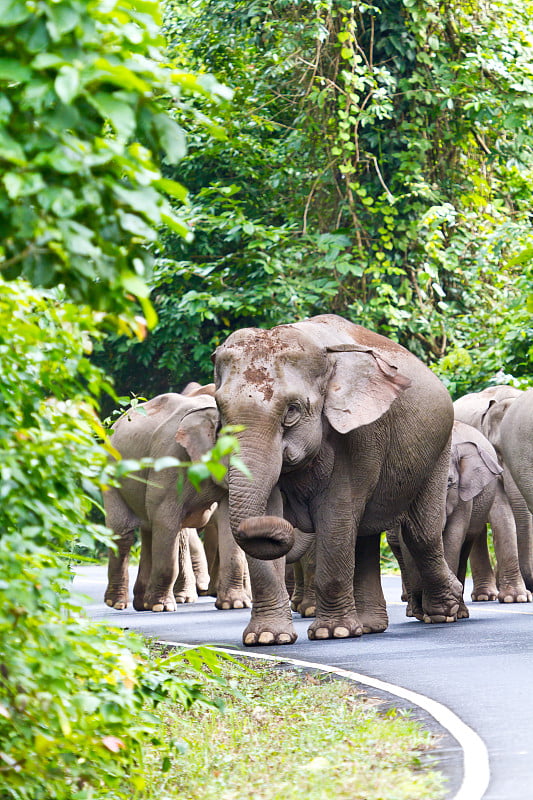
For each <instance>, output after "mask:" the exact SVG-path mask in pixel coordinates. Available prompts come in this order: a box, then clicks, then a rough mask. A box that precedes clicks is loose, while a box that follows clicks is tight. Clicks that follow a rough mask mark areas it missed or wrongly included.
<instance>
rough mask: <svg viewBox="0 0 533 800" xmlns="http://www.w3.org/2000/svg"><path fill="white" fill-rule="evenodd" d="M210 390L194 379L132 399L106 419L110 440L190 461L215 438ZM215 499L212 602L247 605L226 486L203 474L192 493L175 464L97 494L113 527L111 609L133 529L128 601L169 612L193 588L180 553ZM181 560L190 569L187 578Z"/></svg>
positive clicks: (121, 596)
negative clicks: (134, 563)
mask: <svg viewBox="0 0 533 800" xmlns="http://www.w3.org/2000/svg"><path fill="white" fill-rule="evenodd" d="M213 390H214V386H212V385H210V386H206V387H203V386H200V385H199V384H194V385H190V386H188V387H186V389H185V390H184V393H183V394H177V393H174V392H169V393H167V394H162V395H158V396H157V397H154V398H153V399H152V400H149V401H148V402H147V403H143V404H141V405H139V406H137V407H136V408H135V409H132V410H131V411H128V412H127V413H126V414H123V415H122V417H120V419H119V420H117V422H116V423H115V425H114V426H113V429H114V430H113V435H112V437H111V443H112V445H113V446H114V447H115V449H116V450H117V451H118V452H119V453H120V454H121V456H122V458H125V459H133V460H137V461H138V460H141V459H142V458H153V459H156V460H157V459H163V458H168V457H171V458H175V459H178V460H179V461H182V462H189V461H198V460H199V459H200V457H201V456H202V455H203V454H204V453H206V452H207V451H208V450H210V449H211V448H212V447H213V446H214V444H215V441H216V428H217V426H218V412H217V408H216V403H215V400H214V397H213ZM180 473H181V474H180ZM217 502H218V503H219V508H218V509H217V519H218V521H219V525H218V529H217V532H218V543H219V546H220V550H221V563H220V572H221V574H222V575H223V577H224V584H223V585H220V586H219V592H218V596H217V605H218V607H219V608H233V607H235V608H237V607H239V608H242V607H243V606H248V605H249V604H250V603H249V599H248V592H247V590H246V588H245V586H244V567H245V565H244V564H243V559H242V553H240V551H239V548H238V547H237V546H236V544H235V541H234V539H233V537H232V536H231V533H230V529H229V520H228V514H227V492H226V489H225V488H224V487H222V486H219V485H217V484H215V483H214V482H212V481H211V480H207V481H204V482H203V483H202V486H201V489H200V491H199V492H198V491H196V489H195V488H194V487H193V486H192V484H191V483H190V482H189V481H188V480H187V479H186V475H185V474H184V470H178V468H176V467H169V468H167V469H162V470H160V471H159V472H156V471H155V470H154V469H152V468H150V469H144V470H141V471H140V472H135V473H132V474H129V475H127V476H125V477H124V478H123V479H122V480H121V481H120V484H119V485H118V486H114V487H111V488H110V489H109V490H107V491H106V492H105V493H104V509H105V513H106V524H107V525H108V526H109V527H110V528H111V529H112V530H113V533H114V538H115V542H116V545H117V551H116V552H110V554H109V563H108V586H107V589H106V592H105V602H106V603H107V604H108V605H109V606H112V607H114V608H117V609H122V608H125V607H126V605H127V603H128V556H129V551H130V548H131V544H132V541H133V536H134V531H135V529H136V528H140V532H141V558H140V563H139V571H138V575H137V580H136V582H135V586H134V588H133V606H134V608H135V609H136V610H137V611H144V610H151V611H174V610H175V609H176V602H187V600H190V599H192V598H193V596H195V595H196V587H195V586H194V575H193V573H192V565H191V563H190V558H188V554H189V550H190V536H191V533H190V530H189V529H190V528H202V527H204V526H205V525H206V524H207V522H208V521H209V518H210V516H211V514H212V512H213V510H214V509H215V508H216V503H217ZM224 509H226V511H225V510H224ZM188 567H191V569H190V574H191V575H192V579H191V580H189V581H187V577H188V576H187V574H186V569H187V568H188ZM224 589H227V590H228V593H227V596H226V594H225V593H224Z"/></svg>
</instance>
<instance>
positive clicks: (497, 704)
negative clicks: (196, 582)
mask: <svg viewBox="0 0 533 800" xmlns="http://www.w3.org/2000/svg"><path fill="white" fill-rule="evenodd" d="M105 583H106V578H105V569H104V568H103V567H79V568H77V570H76V577H75V580H74V591H75V592H77V593H81V594H83V595H85V599H84V604H85V605H86V609H87V612H88V613H89V615H90V616H91V617H93V618H94V619H100V620H105V621H106V622H110V623H112V624H113V625H116V626H117V627H122V628H130V629H132V630H136V631H139V632H141V633H143V634H144V635H146V636H148V637H155V638H157V639H161V640H164V641H169V642H185V643H190V644H217V645H223V646H230V647H238V648H241V649H243V650H246V652H247V653H250V652H251V653H253V654H256V653H262V654H269V655H276V656H281V657H282V658H284V659H285V658H291V659H297V660H299V661H305V662H312V663H313V664H322V665H328V666H331V667H334V668H338V669H340V670H348V671H351V672H356V673H361V674H362V675H364V676H369V678H370V679H378V680H379V681H385V682H387V683H390V684H394V685H395V686H398V687H403V688H404V689H408V690H411V691H413V692H416V693H418V694H420V695H422V696H423V697H425V698H429V699H430V701H431V700H433V701H437V702H438V703H440V704H442V706H444V707H445V708H448V709H450V710H451V711H452V712H454V714H455V715H457V717H459V719H460V720H462V721H463V722H464V723H466V725H467V726H469V727H470V728H471V729H473V731H475V732H477V734H479V736H480V737H481V739H482V740H483V742H484V743H485V745H486V748H487V750H488V755H489V765H490V780H489V785H488V788H487V790H486V792H485V793H484V794H483V795H482V796H483V800H514V798H518V797H519V798H524V800H527V798H533V725H532V721H533V690H532V687H533V604H530V603H528V604H516V605H515V604H512V605H502V604H499V603H468V607H469V611H470V619H468V620H461V621H459V622H457V623H455V624H448V625H445V624H442V625H424V624H422V623H420V622H417V621H415V620H412V619H408V618H406V617H405V604H404V603H402V602H400V600H399V597H400V579H399V578H398V577H396V576H384V578H383V588H384V592H385V597H386V599H387V608H388V613H389V627H388V629H387V630H386V631H385V633H382V634H377V635H366V636H363V637H360V638H358V639H342V640H328V641H322V642H311V641H309V640H308V639H307V633H306V631H307V627H308V624H309V620H304V619H301V618H300V617H299V616H298V615H297V614H295V615H294V623H295V627H296V630H297V632H298V640H297V642H296V643H295V644H294V645H292V646H278V647H259V648H243V646H242V643H241V636H242V631H243V629H244V627H245V625H246V623H247V621H248V619H249V614H250V612H249V610H248V609H244V610H233V611H218V610H216V609H215V607H214V603H213V601H212V599H211V598H201V599H200V600H199V602H198V603H195V604H191V605H186V606H181V607H180V608H178V611H176V612H175V613H160V614H154V613H151V612H146V613H139V612H136V611H133V610H132V609H131V608H128V609H126V610H125V611H115V610H113V609H110V608H108V607H107V606H105V605H104V603H103V595H104V589H105ZM467 588H468V587H467ZM377 686H379V684H377ZM368 691H369V693H371V694H372V695H374V696H382V697H383V698H385V700H386V701H388V702H390V703H391V705H394V706H396V707H410V708H413V709H414V712H415V715H416V716H417V717H419V718H420V719H422V720H423V721H425V722H426V724H428V726H429V727H432V728H434V729H435V730H436V731H437V732H439V733H442V730H441V729H440V726H439V725H437V724H436V723H435V722H434V720H433V719H432V718H430V717H427V715H426V714H425V712H424V711H423V710H422V711H420V709H419V708H418V707H417V706H416V705H414V704H413V703H412V702H411V700H410V699H409V698H408V699H407V700H405V699H404V700H401V699H400V700H399V699H398V698H397V697H395V696H392V695H388V693H387V692H383V691H381V690H379V689H378V688H376V689H369V690H368ZM438 757H439V766H440V768H441V769H442V770H443V771H444V772H445V774H446V775H447V777H448V779H449V785H448V788H449V794H448V797H449V798H450V800H452V798H457V800H459V795H458V794H457V792H458V791H461V800H473V797H474V795H473V794H471V793H470V792H468V793H467V794H470V796H466V795H464V793H463V791H462V790H461V786H462V784H461V781H462V779H463V775H462V771H463V764H462V760H461V758H462V752H461V749H460V747H459V745H458V743H457V741H456V740H455V739H454V738H452V737H451V736H450V735H447V734H444V735H443V737H442V740H441V747H440V749H439V752H438ZM463 788H464V787H463ZM478 797H481V795H478ZM476 800H477V798H476Z"/></svg>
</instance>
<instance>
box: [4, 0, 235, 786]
mask: <svg viewBox="0 0 533 800" xmlns="http://www.w3.org/2000/svg"><path fill="white" fill-rule="evenodd" d="M160 21H161V20H160V17H159V11H158V5H157V3H155V2H150V1H149V0H148V1H147V0H131V2H129V1H128V0H117V1H116V2H113V0H111V2H99V0H90V2H81V1H80V0H58V2H54V3H47V2H44V1H43V0H36V1H35V2H33V0H32V1H30V0H10V2H8V3H7V4H6V3H4V4H3V7H2V13H1V15H0V90H1V91H0V187H1V191H0V229H1V231H2V240H1V242H0V270H1V273H0V499H1V504H0V539H1V548H0V554H1V555H0V653H1V655H0V775H1V780H0V783H1V789H0V796H1V797H2V800H4V798H5V799H6V800H7V798H14V799H15V800H23V799H25V798H26V799H27V800H39V798H43V800H48V798H50V797H53V798H57V800H63V799H64V800H73V799H74V798H78V799H79V800H86V799H87V800H88V798H95V799H96V798H106V800H107V799H108V798H131V797H132V796H139V795H140V794H141V793H142V792H143V790H144V763H143V759H144V752H145V748H146V743H147V742H148V741H151V742H152V743H153V744H154V745H157V746H158V747H159V749H160V753H161V759H162V760H163V761H164V759H168V758H169V753H170V752H171V750H172V748H173V746H174V744H173V742H172V740H168V737H166V736H165V737H161V736H160V733H159V723H158V720H157V718H156V717H154V714H153V711H154V709H155V708H156V707H157V706H158V705H159V704H160V703H161V702H163V701H166V700H168V699H170V700H172V701H173V702H177V703H178V704H180V705H181V706H183V707H184V708H188V707H189V706H190V705H191V703H193V702H200V703H208V704H212V702H211V701H209V700H208V699H207V698H206V697H205V695H204V693H203V686H204V684H205V678H202V677H200V676H199V672H198V665H197V661H196V662H194V664H196V667H195V670H194V675H193V674H187V675H185V674H184V671H183V669H182V670H181V679H180V678H177V677H176V673H175V671H174V672H172V673H170V672H169V671H168V669H167V667H166V666H165V664H164V663H160V662H159V661H155V662H152V663H150V664H149V663H148V662H147V653H146V651H145V648H144V645H142V644H141V642H140V641H139V640H137V639H135V638H133V637H131V636H129V635H127V634H125V633H123V632H119V631H113V630H110V629H107V628H104V627H103V626H100V625H96V624H93V623H89V622H88V621H87V620H86V619H85V618H84V617H83V615H82V613H81V612H80V610H79V609H78V608H77V607H76V606H75V605H74V604H73V603H72V602H71V601H69V599H68V598H69V589H70V586H69V583H70V578H71V576H70V572H69V569H68V567H67V566H66V562H65V554H68V553H71V552H72V551H73V550H74V549H86V550H87V549H92V548H94V544H95V542H98V543H99V544H100V545H101V546H107V545H109V544H110V538H109V537H110V534H109V532H108V531H106V530H105V529H104V528H103V527H102V526H100V525H98V524H95V523H94V522H91V519H92V518H93V514H92V512H93V510H94V509H100V502H101V493H102V491H103V490H104V489H105V488H106V487H107V486H109V485H110V483H111V482H112V481H114V480H116V469H115V466H114V465H113V463H112V460H110V459H109V455H114V453H113V450H112V448H110V446H109V444H108V443H107V438H106V433H105V430H104V428H103V427H102V425H101V423H100V422H99V420H98V416H97V412H98V411H99V406H98V398H99V397H100V396H101V395H102V394H103V393H107V394H110V395H113V388H112V385H111V383H110V381H109V380H108V379H107V378H106V377H105V375H104V373H103V372H102V371H101V370H100V369H99V368H97V367H96V366H94V364H92V363H91V361H90V359H89V358H88V356H89V355H90V354H91V352H92V350H93V347H94V345H95V344H98V343H99V342H100V341H101V337H102V335H103V334H102V332H101V331H102V327H103V325H102V323H103V322H105V323H106V324H107V325H113V326H114V329H117V327H118V329H119V330H120V331H121V332H126V333H131V332H135V333H136V334H137V336H138V338H142V337H143V335H144V333H145V328H146V323H148V325H149V326H150V325H153V324H154V323H155V321H156V316H155V313H154V311H153V307H152V305H151V304H150V302H149V299H148V295H149V291H148V288H147V284H146V280H147V278H148V276H149V274H150V270H151V265H152V260H153V253H154V252H155V250H156V247H157V237H158V232H159V229H160V228H161V227H164V226H166V227H168V228H169V229H170V230H172V231H173V232H174V233H175V234H176V235H177V236H181V237H184V238H188V237H189V236H190V231H189V229H188V227H187V225H186V223H185V222H184V221H183V219H182V216H181V211H180V208H181V206H179V207H178V208H177V209H176V208H175V207H173V206H172V205H171V203H170V201H169V198H170V197H172V198H173V201H174V202H175V203H176V204H179V203H183V201H184V200H185V197H186V192H185V190H184V188H183V186H182V184H181V183H180V182H179V181H178V180H172V179H170V178H168V177H166V176H163V174H162V160H163V159H164V160H165V163H168V164H175V163H176V162H177V160H178V159H179V158H181V157H182V156H183V155H184V154H185V152H186V148H185V138H184V131H183V122H184V121H186V118H188V117H189V116H190V115H191V114H193V113H195V106H194V98H197V97H198V96H201V97H202V98H203V100H202V103H203V104H207V103H208V102H214V101H215V100H216V99H217V98H223V97H227V95H228V92H227V90H226V89H225V88H224V87H222V86H220V85H219V84H218V83H217V82H216V80H214V79H213V78H211V77H209V76H208V75H203V76H201V77H198V76H196V75H194V74H192V73H191V72H189V71H185V70H183V69H177V68H176V66H175V65H174V64H172V63H170V62H168V61H165V59H164V58H163V53H162V50H161V43H162V39H161V38H160V34H159V25H160ZM202 119H203V125H204V126H205V127H206V128H209V127H210V126H211V122H210V120H209V119H208V118H207V117H206V116H205V115H204V116H203V118H202ZM36 287H44V288H42V289H38V288H36ZM135 298H137V299H138V301H139V303H140V305H141V307H142V310H143V312H144V314H145V317H146V319H145V320H144V319H141V318H137V317H135V313H136V312H137V310H138V308H137V306H136V305H135V304H134V303H133V302H132V301H133V300H134V299H135ZM220 448H221V449H222V450H224V452H225V453H226V452H229V451H230V450H231V447H230V444H229V443H228V441H226V442H225V443H223V444H222V445H221V446H220ZM208 467H209V468H210V469H211V470H215V469H218V468H219V467H220V464H219V463H218V462H217V454H214V455H212V463H211V462H210V463H209V465H208ZM204 660H205V659H204ZM189 661H190V663H191V664H192V663H193V661H194V659H193V658H191V659H190V660H189ZM207 662H208V666H209V664H210V663H211V662H212V658H208V659H207ZM194 664H193V666H194ZM188 673H190V670H189V668H188ZM215 705H216V704H215Z"/></svg>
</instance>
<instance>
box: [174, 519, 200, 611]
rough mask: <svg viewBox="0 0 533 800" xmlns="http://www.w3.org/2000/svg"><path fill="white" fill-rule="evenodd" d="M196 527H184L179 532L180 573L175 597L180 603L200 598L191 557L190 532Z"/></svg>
mask: <svg viewBox="0 0 533 800" xmlns="http://www.w3.org/2000/svg"><path fill="white" fill-rule="evenodd" d="M192 530H194V532H195V533H196V530H195V529H194V528H182V529H181V531H180V532H179V534H178V575H177V578H176V580H175V581H174V586H173V590H172V591H173V593H174V599H175V601H176V603H177V604H178V605H180V604H182V603H195V602H196V601H197V600H198V594H197V592H196V575H195V574H194V568H193V563H192V558H191V548H190V533H191V531H192Z"/></svg>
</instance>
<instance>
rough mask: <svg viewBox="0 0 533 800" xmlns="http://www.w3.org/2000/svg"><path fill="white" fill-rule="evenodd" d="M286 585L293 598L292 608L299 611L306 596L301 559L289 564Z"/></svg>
mask: <svg viewBox="0 0 533 800" xmlns="http://www.w3.org/2000/svg"><path fill="white" fill-rule="evenodd" d="M285 585H286V586H287V591H288V592H289V595H290V598H291V608H292V610H293V611H298V609H299V607H300V603H301V602H302V597H303V596H304V570H303V567H302V561H301V559H299V560H298V561H295V562H294V564H287V571H286V574H285Z"/></svg>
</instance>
